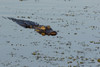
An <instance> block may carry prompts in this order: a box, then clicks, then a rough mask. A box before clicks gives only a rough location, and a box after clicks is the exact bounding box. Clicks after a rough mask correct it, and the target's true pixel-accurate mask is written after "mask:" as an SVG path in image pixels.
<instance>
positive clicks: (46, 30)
mask: <svg viewBox="0 0 100 67" xmlns="http://www.w3.org/2000/svg"><path fill="white" fill-rule="evenodd" d="M8 19H10V20H12V21H13V22H16V23H17V24H18V25H20V26H22V27H24V28H30V29H35V31H37V32H38V33H39V34H41V35H43V36H45V35H51V36H55V35H57V32H56V31H53V30H52V28H51V27H50V26H44V25H39V24H38V23H36V22H33V21H29V20H22V19H15V18H10V17H8Z"/></svg>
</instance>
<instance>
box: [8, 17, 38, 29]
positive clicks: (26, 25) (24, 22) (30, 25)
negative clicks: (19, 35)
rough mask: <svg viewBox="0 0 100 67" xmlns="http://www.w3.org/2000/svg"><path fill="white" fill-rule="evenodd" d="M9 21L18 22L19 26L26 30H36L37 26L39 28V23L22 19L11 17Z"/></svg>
mask: <svg viewBox="0 0 100 67" xmlns="http://www.w3.org/2000/svg"><path fill="white" fill-rule="evenodd" d="M8 19H10V20H12V21H13V22H16V23H17V24H19V25H20V26H22V27H24V28H34V27H36V26H39V24H38V23H36V22H33V21H29V20H21V19H15V18H10V17H8Z"/></svg>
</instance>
